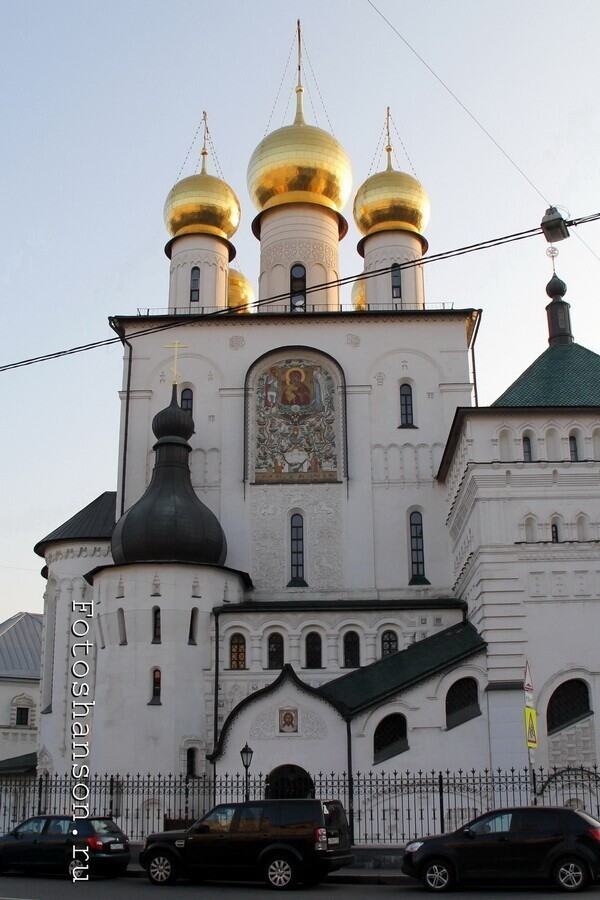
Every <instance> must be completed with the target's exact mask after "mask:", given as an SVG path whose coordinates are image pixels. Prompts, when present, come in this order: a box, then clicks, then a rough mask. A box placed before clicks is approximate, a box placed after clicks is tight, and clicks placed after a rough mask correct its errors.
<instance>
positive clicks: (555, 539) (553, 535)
mask: <svg viewBox="0 0 600 900" xmlns="http://www.w3.org/2000/svg"><path fill="white" fill-rule="evenodd" d="M550 539H551V540H552V543H553V544H558V543H559V541H560V533H559V530H558V523H557V522H553V523H552V524H551V526H550Z"/></svg>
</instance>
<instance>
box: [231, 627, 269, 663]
mask: <svg viewBox="0 0 600 900" xmlns="http://www.w3.org/2000/svg"><path fill="white" fill-rule="evenodd" d="M229 668H230V669H245V668H246V638H245V637H244V635H243V634H240V633H239V631H236V633H235V634H232V635H231V640H230V641H229ZM269 668H271V666H269Z"/></svg>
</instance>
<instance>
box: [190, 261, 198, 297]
mask: <svg viewBox="0 0 600 900" xmlns="http://www.w3.org/2000/svg"><path fill="white" fill-rule="evenodd" d="M199 300H200V269H199V268H198V266H194V268H193V269H192V271H191V274H190V303H198V302H199Z"/></svg>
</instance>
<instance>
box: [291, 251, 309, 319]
mask: <svg viewBox="0 0 600 900" xmlns="http://www.w3.org/2000/svg"><path fill="white" fill-rule="evenodd" d="M290 312H293V313H299V312H306V269H305V268H304V266H303V265H301V264H300V263H294V265H293V266H292V268H291V269H290Z"/></svg>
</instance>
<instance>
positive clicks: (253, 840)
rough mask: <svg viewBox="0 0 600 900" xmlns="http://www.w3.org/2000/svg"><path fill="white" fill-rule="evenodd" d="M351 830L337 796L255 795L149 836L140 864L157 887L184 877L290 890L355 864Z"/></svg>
mask: <svg viewBox="0 0 600 900" xmlns="http://www.w3.org/2000/svg"><path fill="white" fill-rule="evenodd" d="M353 860H354V857H353V856H352V854H351V853H350V832H349V828H348V820H347V819H346V813H345V811H344V807H343V806H342V804H341V803H340V802H339V801H338V800H253V801H251V802H249V803H224V804H221V805H220V806H216V807H215V808H214V809H213V810H211V811H210V812H209V813H207V815H205V816H204V817H203V818H202V819H200V820H199V821H198V822H196V823H195V824H194V825H192V827H191V828H188V830H187V831H163V832H162V833H161V834H151V835H149V836H148V838H147V839H146V843H145V844H144V849H143V850H142V852H141V853H140V863H141V865H142V866H143V867H144V868H145V869H146V872H147V874H148V878H149V879H150V881H151V882H152V883H153V884H160V885H162V884H172V883H173V882H175V881H176V880H177V878H178V876H179V875H180V874H181V875H183V876H185V877H188V878H191V879H192V880H194V881H201V880H202V879H203V878H226V879H247V880H255V879H262V880H264V881H265V882H266V883H267V884H268V885H269V887H272V888H275V889H278V890H285V889H286V888H290V887H293V886H294V885H295V884H297V883H298V882H299V881H302V882H303V883H304V884H305V885H317V884H319V882H321V881H322V880H323V879H324V878H325V877H326V875H327V873H328V872H334V871H335V870H336V869H340V868H341V867H342V866H349V865H351V864H352V862H353Z"/></svg>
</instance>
